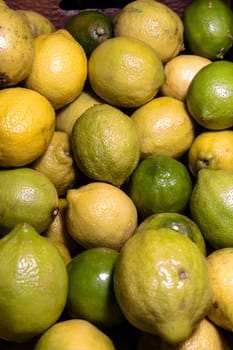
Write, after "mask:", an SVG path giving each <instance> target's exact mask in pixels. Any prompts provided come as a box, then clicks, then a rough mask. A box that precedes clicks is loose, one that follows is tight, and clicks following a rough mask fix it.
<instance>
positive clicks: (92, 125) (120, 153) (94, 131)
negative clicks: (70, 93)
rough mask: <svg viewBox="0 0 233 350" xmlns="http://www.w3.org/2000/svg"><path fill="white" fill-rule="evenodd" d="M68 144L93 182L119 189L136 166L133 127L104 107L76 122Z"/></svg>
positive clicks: (119, 113) (117, 111)
mask: <svg viewBox="0 0 233 350" xmlns="http://www.w3.org/2000/svg"><path fill="white" fill-rule="evenodd" d="M102 45H104V43H103V44H102ZM71 143H72V150H73V155H74V159H75V161H76V163H77V165H78V167H79V169H80V170H81V171H82V172H83V173H84V174H85V175H86V176H88V177H89V178H91V179H94V180H98V181H105V182H109V183H111V184H113V185H116V186H121V185H122V184H123V183H124V182H125V180H126V179H127V178H128V176H129V175H130V174H131V173H132V172H133V170H134V169H135V167H136V166H137V164H138V160H139V140H138V134H137V130H136V127H135V124H134V122H133V121H132V119H131V118H130V117H129V116H128V115H126V114H125V113H123V112H122V111H121V110H120V109H118V108H116V107H113V106H111V105H108V104H96V105H94V106H92V107H91V108H88V109H87V110H86V111H85V112H84V113H83V114H82V115H81V116H80V117H79V118H78V119H77V120H76V122H75V124H74V126H73V129H72V134H71Z"/></svg>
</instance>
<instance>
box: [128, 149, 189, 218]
mask: <svg viewBox="0 0 233 350" xmlns="http://www.w3.org/2000/svg"><path fill="white" fill-rule="evenodd" d="M127 192H128V194H129V196H130V197H131V199H132V200H133V202H134V204H135V205H136V207H137V209H138V212H139V215H140V216H141V217H142V218H144V219H145V218H146V217H148V216H150V215H152V214H155V213H162V212H183V211H184V210H185V208H186V206H187V204H188V201H189V197H190V195H191V192H192V180H191V176H190V174H189V172H188V170H187V168H186V167H185V165H184V164H183V163H181V162H180V161H178V160H176V159H174V158H172V157H169V156H165V155H154V156H149V157H147V158H145V159H144V160H142V161H141V162H140V163H139V164H138V166H137V167H136V169H135V170H134V172H133V173H132V175H131V177H130V179H129V183H128V189H127Z"/></svg>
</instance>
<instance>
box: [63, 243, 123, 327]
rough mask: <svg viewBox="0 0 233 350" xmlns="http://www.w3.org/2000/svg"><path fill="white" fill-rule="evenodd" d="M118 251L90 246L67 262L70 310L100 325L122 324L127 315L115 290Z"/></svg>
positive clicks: (76, 315)
mask: <svg viewBox="0 0 233 350" xmlns="http://www.w3.org/2000/svg"><path fill="white" fill-rule="evenodd" d="M118 254H119V253H118V252H117V251H116V250H114V249H111V248H103V247H97V248H91V249H87V250H85V251H83V252H81V253H79V254H78V255H76V256H75V257H74V258H73V259H72V260H71V262H70V263H69V264H68V266H67V270H68V279H69V288H68V297H67V312H68V313H69V315H70V316H71V317H73V318H81V319H84V320H87V321H89V322H91V323H93V324H95V325H96V326H97V327H100V328H111V327H113V326H117V325H119V324H121V323H122V322H123V321H124V320H125V318H124V316H123V314H122V313H121V311H120V308H119V306H118V303H117V301H116V298H115V294H114V290H113V270H114V266H115V263H116V260H117V258H118Z"/></svg>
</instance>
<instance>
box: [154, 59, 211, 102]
mask: <svg viewBox="0 0 233 350" xmlns="http://www.w3.org/2000/svg"><path fill="white" fill-rule="evenodd" d="M211 62H212V61H210V60H209V59H208V58H206V57H201V56H197V55H188V54H186V55H185V54H183V55H182V54H181V55H178V56H176V57H173V58H172V59H171V60H170V61H168V62H167V63H166V64H165V66H164V72H165V75H166V80H165V82H164V84H163V85H162V86H161V88H160V92H161V94H162V95H164V96H170V97H174V98H177V99H178V100H181V101H184V102H185V98H186V95H187V91H188V88H189V85H190V83H191V81H192V80H193V78H194V76H195V75H196V74H197V72H199V70H200V69H201V68H202V67H204V66H206V65H207V64H209V63H211Z"/></svg>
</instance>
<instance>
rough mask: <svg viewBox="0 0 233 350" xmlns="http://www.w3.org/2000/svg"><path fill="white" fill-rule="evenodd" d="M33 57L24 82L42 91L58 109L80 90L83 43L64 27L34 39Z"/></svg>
mask: <svg viewBox="0 0 233 350" xmlns="http://www.w3.org/2000/svg"><path fill="white" fill-rule="evenodd" d="M34 40H35V57H34V61H33V65H32V69H31V72H30V74H29V76H28V77H27V79H26V80H25V81H24V86H25V87H27V88H29V89H33V90H36V91H38V92H40V93H41V94H42V95H44V96H45V97H46V98H47V99H48V100H49V101H50V102H51V104H52V105H53V107H54V109H56V110H57V109H59V108H61V107H63V106H65V105H66V104H68V103H70V102H72V101H73V100H74V99H75V98H76V97H77V96H78V95H80V93H81V92H82V90H83V87H84V84H85V81H86V78H87V57H86V54H85V51H84V49H83V48H82V46H81V45H80V44H79V43H78V42H77V41H76V40H75V39H74V38H73V37H72V35H71V34H70V33H69V32H68V31H67V30H65V29H58V30H56V31H55V32H53V33H50V34H41V35H39V36H37V37H36V38H35V39H34Z"/></svg>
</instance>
